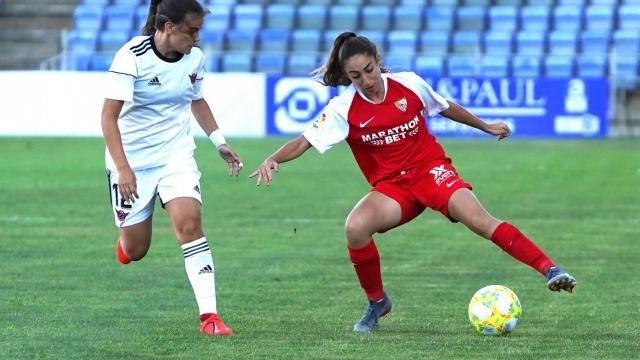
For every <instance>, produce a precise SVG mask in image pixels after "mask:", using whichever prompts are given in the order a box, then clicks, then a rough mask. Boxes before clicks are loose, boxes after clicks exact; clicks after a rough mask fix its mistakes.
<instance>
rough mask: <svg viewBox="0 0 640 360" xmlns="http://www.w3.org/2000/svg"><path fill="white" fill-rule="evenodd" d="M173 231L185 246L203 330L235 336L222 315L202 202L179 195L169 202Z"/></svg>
mask: <svg viewBox="0 0 640 360" xmlns="http://www.w3.org/2000/svg"><path fill="white" fill-rule="evenodd" d="M165 208H166V210H167V213H168V214H169V217H170V218H171V223H172V225H173V230H174V233H175V235H176V238H177V240H178V243H179V244H180V246H181V247H182V251H183V254H184V264H185V270H186V272H187V277H188V278H189V281H190V282H191V286H192V288H193V292H194V294H195V297H196V302H197V303H198V308H199V311H200V322H201V325H200V331H201V332H203V333H206V334H210V335H232V334H233V332H232V331H231V330H230V329H229V328H228V327H227V326H226V325H225V324H224V323H223V322H222V320H220V318H218V316H217V313H218V310H217V303H216V289H215V268H214V265H213V257H212V256H211V250H210V249H209V244H208V242H207V238H206V237H205V236H204V233H203V232H202V225H201V209H200V202H199V201H198V200H197V199H194V198H191V197H179V198H175V199H172V200H171V201H169V202H168V203H166V204H165Z"/></svg>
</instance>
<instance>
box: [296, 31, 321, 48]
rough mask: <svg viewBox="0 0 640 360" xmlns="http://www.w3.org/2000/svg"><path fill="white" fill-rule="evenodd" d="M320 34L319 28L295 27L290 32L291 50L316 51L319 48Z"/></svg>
mask: <svg viewBox="0 0 640 360" xmlns="http://www.w3.org/2000/svg"><path fill="white" fill-rule="evenodd" d="M321 39H322V36H321V34H320V31H319V30H313V29H296V30H293V32H292V33H291V51H294V52H305V51H307V52H314V53H315V52H317V51H319V50H320V40H321Z"/></svg>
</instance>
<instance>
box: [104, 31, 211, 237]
mask: <svg viewBox="0 0 640 360" xmlns="http://www.w3.org/2000/svg"><path fill="white" fill-rule="evenodd" d="M203 75H204V54H203V53H202V51H201V50H200V49H199V48H197V47H194V48H193V49H192V50H191V53H190V54H180V55H179V56H178V57H177V58H175V59H169V58H166V57H164V56H162V54H160V52H159V51H158V50H157V49H156V46H155V44H154V42H153V36H136V37H134V38H133V39H131V40H130V41H129V42H128V43H126V44H125V45H124V46H123V47H122V48H121V49H120V50H119V51H118V52H117V53H116V55H115V57H114V59H113V63H112V65H111V67H110V68H109V73H108V81H107V86H106V89H105V98H107V99H113V100H122V101H124V105H123V108H122V111H121V112H120V117H119V119H118V128H119V129H120V133H121V137H122V145H123V147H124V152H125V155H126V157H127V160H128V162H129V165H130V166H131V168H132V169H133V171H134V172H135V174H136V179H137V187H138V194H139V195H140V198H139V199H137V200H136V202H135V203H134V204H130V203H128V202H123V201H122V199H120V195H119V190H118V185H117V184H118V173H117V171H116V167H115V165H114V163H113V160H112V158H111V156H110V154H109V151H108V150H106V151H105V163H106V167H107V173H108V181H109V191H110V194H111V203H112V206H113V211H114V217H115V222H116V225H117V226H119V227H124V226H129V225H133V224H136V223H139V222H142V221H144V220H145V219H147V218H148V217H149V216H150V215H151V213H152V212H153V205H154V202H155V197H156V195H159V196H160V199H161V200H162V201H163V203H166V202H168V201H169V200H171V199H174V198H177V197H193V198H195V199H197V200H198V201H200V202H201V196H200V184H199V181H200V171H199V170H198V167H197V164H196V162H195V160H194V158H193V152H194V150H195V147H196V146H195V142H194V140H193V135H192V134H191V129H190V125H189V120H190V118H191V102H192V101H194V100H198V99H201V98H202V79H203Z"/></svg>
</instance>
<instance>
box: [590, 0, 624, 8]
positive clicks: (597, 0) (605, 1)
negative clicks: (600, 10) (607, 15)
mask: <svg viewBox="0 0 640 360" xmlns="http://www.w3.org/2000/svg"><path fill="white" fill-rule="evenodd" d="M622 2H623V3H624V0H623V1H622ZM591 5H603V6H611V7H614V6H616V5H618V0H591Z"/></svg>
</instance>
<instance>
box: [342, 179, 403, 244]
mask: <svg viewBox="0 0 640 360" xmlns="http://www.w3.org/2000/svg"><path fill="white" fill-rule="evenodd" d="M401 219H402V209H401V208H400V204H398V202H397V201H395V200H393V199H392V198H390V197H388V196H387V195H384V194H382V193H380V192H377V191H371V192H370V193H368V194H367V195H365V196H364V197H363V198H362V199H360V201H358V203H357V204H356V206H354V208H353V209H352V210H351V212H350V213H349V216H347V221H346V224H345V234H346V236H347V242H348V244H349V246H350V247H351V248H354V249H358V248H361V247H363V246H365V245H367V244H368V243H369V240H370V239H371V236H372V235H373V234H375V233H377V232H384V231H386V230H389V229H391V228H393V227H395V226H397V225H398V224H399V223H400V221H401Z"/></svg>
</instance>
